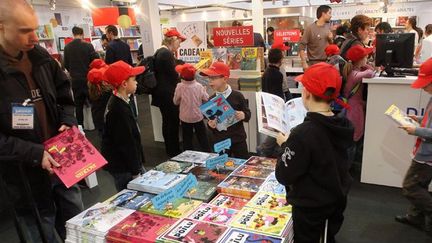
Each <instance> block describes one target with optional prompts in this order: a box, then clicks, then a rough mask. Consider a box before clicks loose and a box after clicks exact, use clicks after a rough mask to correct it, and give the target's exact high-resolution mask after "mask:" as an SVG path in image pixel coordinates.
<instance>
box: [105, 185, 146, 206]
mask: <svg viewBox="0 0 432 243" xmlns="http://www.w3.org/2000/svg"><path fill="white" fill-rule="evenodd" d="M137 194H138V192H137V191H135V190H129V189H124V190H122V191H120V192H119V193H117V194H115V195H114V196H112V197H110V198H108V199H107V200H105V201H104V202H103V203H104V204H112V205H114V206H118V205H119V204H122V203H124V202H126V201H129V200H130V199H132V198H134V197H135V196H136V195H137Z"/></svg>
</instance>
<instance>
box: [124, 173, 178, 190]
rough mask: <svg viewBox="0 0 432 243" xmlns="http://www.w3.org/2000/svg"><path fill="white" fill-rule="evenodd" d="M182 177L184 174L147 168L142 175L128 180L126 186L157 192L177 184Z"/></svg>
mask: <svg viewBox="0 0 432 243" xmlns="http://www.w3.org/2000/svg"><path fill="white" fill-rule="evenodd" d="M184 178H186V175H183V174H173V173H164V172H162V171H157V170H149V171H147V172H146V173H145V174H144V175H141V176H140V177H138V178H135V179H133V180H132V181H130V182H129V184H128V185H127V187H128V189H132V190H137V191H142V192H149V193H153V194H159V193H161V192H163V191H165V190H168V189H170V188H171V187H173V186H175V185H177V184H178V183H179V182H180V181H182V180H183V179H184Z"/></svg>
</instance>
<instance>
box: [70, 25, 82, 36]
mask: <svg viewBox="0 0 432 243" xmlns="http://www.w3.org/2000/svg"><path fill="white" fill-rule="evenodd" d="M72 34H73V35H84V30H83V29H82V28H80V27H78V26H74V27H73V28H72Z"/></svg>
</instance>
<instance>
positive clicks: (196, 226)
mask: <svg viewBox="0 0 432 243" xmlns="http://www.w3.org/2000/svg"><path fill="white" fill-rule="evenodd" d="M227 229H228V227H226V226H222V225H217V224H211V223H205V222H200V221H196V220H192V219H181V220H180V221H178V222H177V224H176V225H175V226H174V227H173V228H171V229H170V230H169V231H167V232H166V233H165V234H164V236H163V240H167V241H169V242H185V243H195V242H204V243H207V242H208V243H213V242H217V240H218V239H219V238H220V237H221V236H222V235H223V234H224V232H225V231H226V230H227Z"/></svg>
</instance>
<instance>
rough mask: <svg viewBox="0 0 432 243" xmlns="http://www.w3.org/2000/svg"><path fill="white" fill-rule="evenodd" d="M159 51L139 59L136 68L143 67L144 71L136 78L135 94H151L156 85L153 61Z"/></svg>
mask: <svg viewBox="0 0 432 243" xmlns="http://www.w3.org/2000/svg"><path fill="white" fill-rule="evenodd" d="M158 51H159V50H157V51H156V52H155V54H154V55H152V56H148V57H145V58H143V59H141V61H140V62H139V64H138V66H144V67H145V71H144V72H143V73H142V74H140V75H138V76H137V77H136V80H137V82H138V84H137V91H136V92H137V94H152V93H153V91H154V89H155V88H156V85H157V80H156V76H155V59H156V55H157V53H158Z"/></svg>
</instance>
